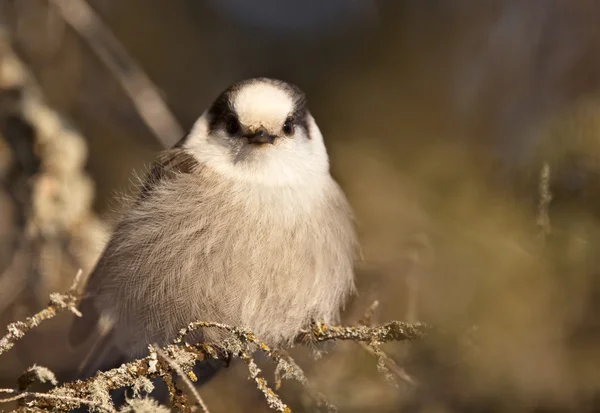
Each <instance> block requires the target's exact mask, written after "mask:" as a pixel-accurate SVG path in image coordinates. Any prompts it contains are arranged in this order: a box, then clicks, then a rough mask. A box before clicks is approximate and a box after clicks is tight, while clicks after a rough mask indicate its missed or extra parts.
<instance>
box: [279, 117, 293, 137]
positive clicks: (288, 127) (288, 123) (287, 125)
mask: <svg viewBox="0 0 600 413" xmlns="http://www.w3.org/2000/svg"><path fill="white" fill-rule="evenodd" d="M281 130H283V133H285V134H286V135H291V134H292V133H294V120H293V119H292V118H287V119H286V120H285V122H284V123H283V127H282V128H281Z"/></svg>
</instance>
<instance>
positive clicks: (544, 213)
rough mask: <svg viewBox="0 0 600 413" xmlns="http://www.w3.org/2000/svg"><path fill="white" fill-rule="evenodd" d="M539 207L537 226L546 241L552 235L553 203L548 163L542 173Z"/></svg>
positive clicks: (543, 167)
mask: <svg viewBox="0 0 600 413" xmlns="http://www.w3.org/2000/svg"><path fill="white" fill-rule="evenodd" d="M538 191H539V197H540V200H539V206H538V219H537V225H538V226H539V227H540V230H541V231H540V232H541V234H540V235H541V237H542V239H545V238H546V236H547V235H549V234H550V231H551V230H552V226H551V224H550V212H549V210H550V202H551V201H552V193H551V192H550V165H549V164H548V163H547V162H546V163H544V165H543V166H542V169H541V171H540V182H539V188H538Z"/></svg>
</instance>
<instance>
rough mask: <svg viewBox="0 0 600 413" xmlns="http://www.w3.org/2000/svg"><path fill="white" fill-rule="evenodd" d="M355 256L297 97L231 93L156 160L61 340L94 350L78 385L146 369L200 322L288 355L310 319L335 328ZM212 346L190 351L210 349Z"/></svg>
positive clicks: (345, 210) (348, 223) (209, 335)
mask: <svg viewBox="0 0 600 413" xmlns="http://www.w3.org/2000/svg"><path fill="white" fill-rule="evenodd" d="M356 247H357V242H356V236H355V229H354V223H353V219H352V214H351V210H350V207H349V205H348V203H347V201H346V198H345V196H344V194H343V192H342V190H341V189H340V187H339V186H338V185H337V183H336V182H335V181H334V180H333V178H332V177H331V175H330V173H329V160H328V156H327V151H326V149H325V145H324V142H323V137H322V135H321V132H320V131H319V128H318V127H317V125H316V123H315V120H314V119H313V117H312V116H311V114H310V113H309V111H308V109H307V106H306V98H305V95H304V93H303V92H302V91H301V90H300V89H299V88H298V87H296V86H294V85H291V84H288V83H286V82H283V81H279V80H274V79H268V78H254V79H249V80H244V81H241V82H238V83H236V84H234V85H232V86H231V87H229V88H228V89H227V90H225V91H224V92H223V93H222V94H221V95H220V96H219V97H218V98H217V99H216V100H215V101H214V103H213V104H212V106H211V107H210V108H209V109H208V110H207V111H206V112H205V113H204V114H202V116H201V117H200V118H199V119H198V121H197V122H196V123H195V124H194V126H193V128H192V130H191V132H190V133H189V134H188V135H187V136H186V137H185V138H183V139H182V140H181V141H180V142H179V143H177V144H176V145H175V146H174V147H173V148H171V149H168V150H166V151H164V152H163V153H161V154H160V155H159V157H158V159H157V160H156V161H155V163H154V164H153V166H152V167H151V170H150V172H149V174H148V175H147V177H146V178H145V179H143V180H142V183H141V185H140V188H139V191H138V194H137V196H136V198H135V199H134V200H133V201H132V202H131V203H130V205H128V207H127V209H126V210H125V212H124V214H123V215H122V217H121V219H120V221H119V223H118V225H117V226H116V229H115V231H114V233H113V234H112V237H111V239H110V241H109V242H108V245H107V246H106V248H105V250H104V252H103V254H102V256H101V257H100V259H99V261H98V263H97V264H96V267H95V269H94V270H93V272H92V274H91V275H90V277H89V280H88V282H87V285H86V288H85V291H84V296H83V299H82V301H81V303H80V306H79V309H80V311H81V313H82V314H83V316H82V317H81V318H76V319H75V321H74V323H73V326H72V328H71V331H70V335H69V338H70V342H71V344H72V345H74V346H79V345H82V344H83V343H88V342H92V343H93V342H95V345H92V346H91V347H92V348H93V349H94V350H93V351H91V355H90V356H89V357H88V359H87V362H86V366H85V367H84V370H83V371H82V373H83V375H84V376H89V375H92V374H94V373H95V372H96V371H97V370H98V369H104V368H112V367H116V366H117V365H118V363H120V362H123V361H127V360H129V359H132V358H135V357H140V356H143V355H144V354H145V353H146V352H147V347H148V344H152V343H157V344H159V345H166V344H168V343H169V342H171V341H172V340H173V339H174V338H175V337H176V336H177V333H178V331H179V330H180V329H181V328H182V327H185V326H186V325H187V324H188V323H190V322H192V321H197V320H202V321H216V322H221V323H226V324H229V325H233V326H238V327H245V328H249V329H250V330H252V331H253V332H254V333H255V334H256V336H257V337H258V338H260V339H261V340H263V341H264V342H266V343H267V344H269V345H272V346H275V347H278V346H285V345H289V344H291V343H292V341H293V340H294V338H295V337H296V336H297V334H298V332H299V330H300V329H302V328H303V327H306V326H307V325H308V324H309V323H310V320H311V319H319V320H323V321H325V322H327V323H335V322H336V321H337V320H338V316H339V311H340V308H341V307H342V306H343V303H344V301H345V299H346V298H347V297H348V295H349V294H350V293H352V292H353V289H354V279H353V266H354V258H355V252H356ZM220 334H222V333H219V332H218V331H216V330H213V329H204V330H203V331H202V332H199V333H197V334H196V336H194V340H195V341H202V342H204V343H211V344H217V345H218V341H219V340H220V339H222V338H223V337H222V336H221V335H220ZM92 337H93V338H92ZM188 341H191V340H190V339H189V338H188Z"/></svg>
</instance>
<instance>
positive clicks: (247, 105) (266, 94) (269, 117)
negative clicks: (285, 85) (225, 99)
mask: <svg viewBox="0 0 600 413" xmlns="http://www.w3.org/2000/svg"><path fill="white" fill-rule="evenodd" d="M232 103H233V108H234V110H235V112H236V114H237V116H238V119H239V121H240V122H241V123H242V124H243V125H245V126H248V127H258V126H264V127H269V126H271V127H274V128H279V127H281V124H282V123H283V122H284V121H285V118H286V117H287V116H289V114H290V113H292V112H293V110H294V100H293V99H292V97H291V96H290V94H289V92H287V91H286V90H284V89H282V88H281V87H279V86H277V85H273V84H269V83H262V82H260V83H252V84H249V85H245V86H244V87H242V88H241V89H240V90H238V91H237V92H236V93H235V95H234V97H233V102H232Z"/></svg>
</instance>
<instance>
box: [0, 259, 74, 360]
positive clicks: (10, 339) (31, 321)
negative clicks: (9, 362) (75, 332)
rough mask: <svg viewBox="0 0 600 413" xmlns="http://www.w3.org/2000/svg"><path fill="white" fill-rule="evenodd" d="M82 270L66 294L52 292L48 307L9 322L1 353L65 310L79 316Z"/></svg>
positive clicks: (1, 345)
mask: <svg viewBox="0 0 600 413" xmlns="http://www.w3.org/2000/svg"><path fill="white" fill-rule="evenodd" d="M81 275H82V271H81V270H79V271H78V272H77V275H76V276H75V281H74V282H73V285H72V286H71V288H70V289H69V291H68V292H67V293H66V294H58V293H53V294H50V304H49V305H48V307H46V308H45V309H43V310H42V311H40V312H39V313H37V314H35V315H34V316H32V317H27V318H26V319H25V321H17V322H14V323H11V324H9V325H8V326H7V327H6V331H7V333H6V335H5V336H4V337H2V339H0V355H1V354H3V353H5V352H6V351H8V350H10V349H11V348H13V346H14V345H15V342H17V341H18V340H20V339H21V338H23V337H24V336H25V334H27V332H28V331H29V330H31V329H32V328H35V327H37V326H38V325H40V323H41V322H42V321H44V320H48V319H50V318H52V317H54V316H55V315H56V314H58V313H60V312H61V311H64V310H69V311H71V312H72V313H73V314H75V315H77V316H81V313H80V312H79V311H77V308H76V305H77V295H76V291H77V287H78V284H79V282H80V280H81Z"/></svg>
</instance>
